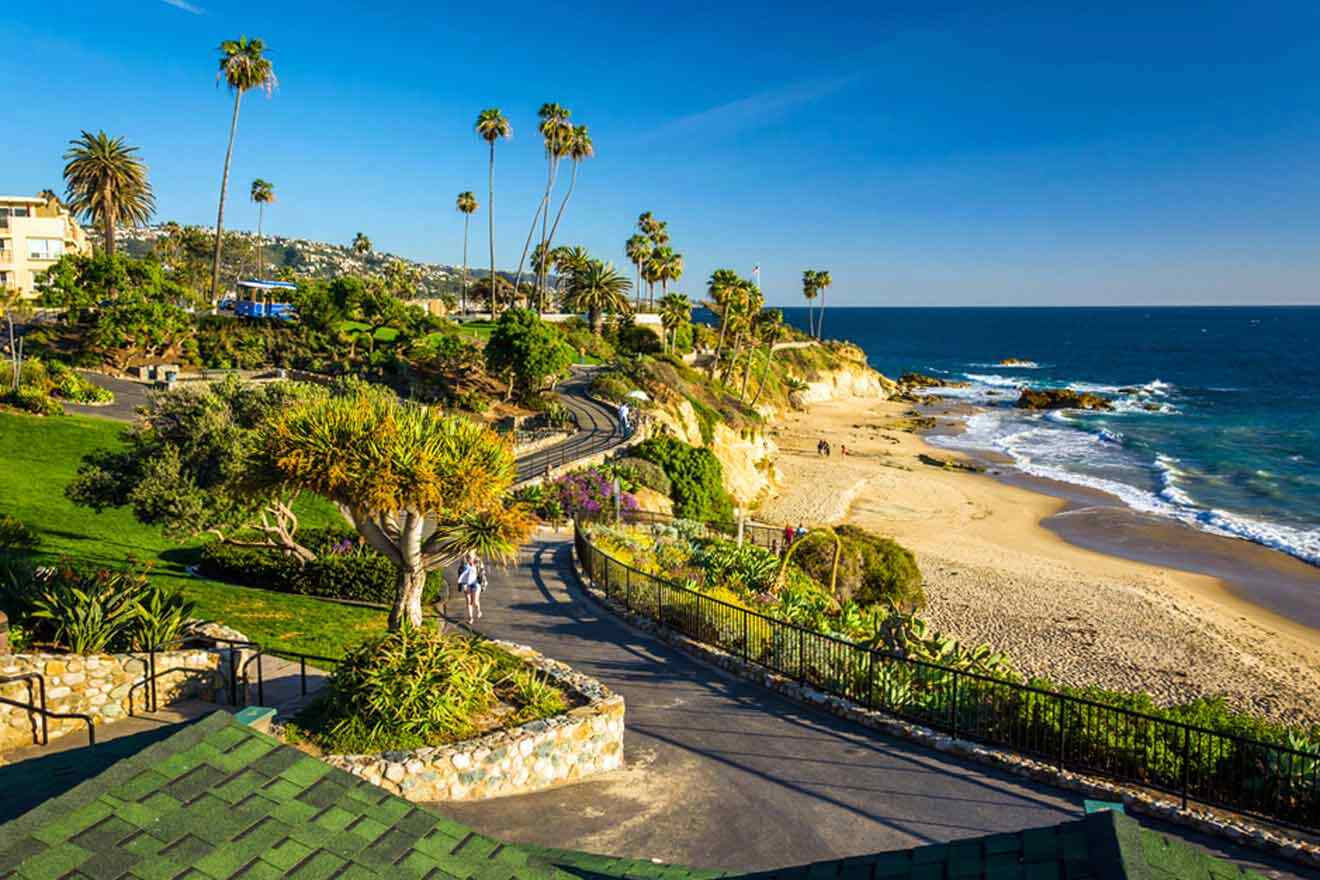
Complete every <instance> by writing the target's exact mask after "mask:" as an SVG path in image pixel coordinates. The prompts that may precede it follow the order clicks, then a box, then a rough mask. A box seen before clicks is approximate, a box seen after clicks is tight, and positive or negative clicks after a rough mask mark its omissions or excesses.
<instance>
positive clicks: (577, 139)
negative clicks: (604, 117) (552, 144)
mask: <svg viewBox="0 0 1320 880" xmlns="http://www.w3.org/2000/svg"><path fill="white" fill-rule="evenodd" d="M594 155H596V147H595V145H594V144H593V143H592V142H591V134H590V132H588V131H587V127H586V126H585V125H576V126H572V127H571V130H570V132H569V134H568V140H567V156H568V158H570V159H572V160H573V176H572V177H570V178H569V181H568V192H566V193H564V200H563V201H562V202H560V203H559V210H558V211H557V212H556V213H555V222H554V223H553V224H551V226H550V235H549V236H547V237H546V239H545V246H546V247H547V248H549V247H550V246H551V245H552V244H553V243H554V240H555V232H557V231H558V230H559V221H560V220H562V219H563V217H564V208H566V207H567V206H568V200H569V198H570V197H571V196H572V195H573V189H574V187H576V186H577V176H578V167H579V166H581V165H582V163H583V162H584V161H586V160H587V159H590V158H591V157H592V156H594ZM541 274H542V275H544V274H545V271H544V268H543V269H542V272H541Z"/></svg>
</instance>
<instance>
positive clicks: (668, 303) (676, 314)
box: [660, 293, 692, 351]
mask: <svg viewBox="0 0 1320 880" xmlns="http://www.w3.org/2000/svg"><path fill="white" fill-rule="evenodd" d="M691 320H692V301H691V300H690V299H688V298H687V297H686V296H684V295H683V294H681V293H667V294H665V295H664V297H662V298H661V300H660V324H661V326H663V327H664V328H665V350H666V351H673V349H674V345H675V344H676V343H677V342H678V328H679V327H682V326H683V325H684V324H686V323H688V322H690V321H691Z"/></svg>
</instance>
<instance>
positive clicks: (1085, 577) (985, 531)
mask: <svg viewBox="0 0 1320 880" xmlns="http://www.w3.org/2000/svg"><path fill="white" fill-rule="evenodd" d="M946 409H948V407H945V406H941V407H940V411H941V412H942V411H944V410H946ZM909 410H910V406H909V405H906V404H899V403H891V402H887V401H867V400H850V401H840V402H833V403H826V404H819V405H816V406H813V407H812V408H811V410H810V412H809V413H806V414H791V415H790V416H788V417H787V418H786V419H785V421H784V422H783V423H781V425H780V426H779V428H778V435H779V436H778V438H777V439H778V442H779V444H780V447H781V456H780V460H779V468H780V471H781V472H782V473H783V475H784V480H783V484H782V486H781V491H780V492H779V494H778V496H777V497H774V498H771V499H768V500H767V501H766V502H765V503H764V504H763V505H762V507H761V509H760V511H759V512H758V515H759V517H760V518H761V519H763V520H765V521H768V522H772V523H779V522H784V521H789V522H794V523H796V522H798V521H806V522H841V521H848V522H853V523H856V524H858V525H862V526H864V527H867V528H871V529H873V530H875V531H878V532H880V533H883V534H888V535H891V536H893V537H895V538H896V539H897V540H899V541H900V542H901V543H903V544H904V545H905V546H907V547H909V548H911V549H912V550H913V551H914V553H916V554H917V558H918V562H919V564H920V565H921V568H922V572H923V575H924V576H925V579H926V592H927V599H928V608H927V612H926V615H927V617H928V618H929V620H930V621H931V623H932V624H933V625H935V626H936V627H937V628H939V629H941V630H944V631H946V632H948V633H949V634H951V635H954V636H956V637H958V638H960V639H962V640H964V641H967V642H989V643H990V644H991V645H992V646H993V647H994V648H996V649H997V650H1002V651H1004V652H1005V653H1007V654H1008V655H1009V656H1010V657H1011V658H1012V659H1013V660H1014V662H1015V664H1016V665H1017V666H1018V668H1019V669H1021V670H1022V671H1023V672H1025V673H1027V674H1031V675H1044V676H1047V677H1049V678H1051V679H1053V680H1055V681H1060V682H1063V683H1067V684H1074V685H1086V684H1095V685H1101V686H1105V687H1112V688H1122V689H1130V690H1131V689H1135V690H1146V691H1148V692H1150V693H1151V694H1152V696H1153V697H1154V698H1155V699H1156V701H1157V702H1160V703H1165V704H1168V703H1174V702H1182V701H1185V700H1188V699H1191V698H1193V697H1197V696H1220V695H1222V696H1224V697H1225V698H1226V699H1228V700H1229V701H1230V702H1231V703H1233V704H1234V705H1236V706H1238V707H1239V708H1243V709H1249V710H1252V711H1256V712H1260V713H1264V714H1266V715H1269V716H1272V717H1276V718H1279V719H1282V720H1302V719H1308V720H1315V721H1320V569H1316V568H1314V567H1312V566H1309V565H1306V564H1305V563H1302V562H1300V561H1298V560H1295V559H1292V558H1291V557H1288V556H1286V555H1284V554H1281V553H1278V552H1275V551H1272V550H1269V549H1267V548H1264V547H1260V546H1258V545H1254V544H1250V543H1248V542H1245V541H1239V540H1235V539H1232V538H1222V537H1218V536H1214V535H1209V534H1206V533H1203V532H1198V531H1196V530H1195V529H1192V528H1190V527H1188V526H1184V525H1181V524H1178V523H1171V522H1168V521H1165V520H1159V519H1157V518H1154V517H1149V516H1144V515H1141V514H1138V513H1136V512H1134V511H1131V510H1129V509H1128V508H1126V507H1125V506H1123V505H1122V503H1121V501H1119V500H1118V499H1116V498H1114V497H1112V496H1109V495H1106V494H1104V493H1100V492H1095V491H1091V490H1086V489H1081V488H1079V487H1074V486H1070V485H1067V484H1062V483H1054V482H1051V481H1046V480H1037V479H1035V478H1030V477H1027V476H1025V475H1023V474H1021V473H1019V472H1017V471H1015V470H1014V469H1012V468H1011V467H1010V466H1009V465H1008V463H1007V462H1006V461H1005V460H1004V459H1002V458H1000V457H996V456H993V455H990V456H985V457H984V458H981V459H976V460H973V459H970V458H968V457H966V456H962V455H959V454H958V453H954V452H951V451H949V450H945V449H941V448H938V447H934V446H932V445H930V444H928V443H926V442H925V441H924V440H923V439H922V438H921V437H920V436H918V435H917V434H916V433H913V432H912V431H911V430H899V429H898V428H901V427H906V428H909V429H910V428H911V426H910V425H902V424H900V423H901V421H902V419H903V414H904V413H905V412H907V411H909ZM937 430H957V428H956V425H953V424H947V425H942V426H940V427H939V428H937ZM821 436H824V437H827V438H828V439H829V440H830V441H831V443H832V444H833V446H834V455H833V456H832V457H830V458H828V459H825V458H821V457H819V456H817V455H816V454H815V443H816V440H817V439H819V437H821ZM844 445H847V447H848V448H849V450H850V451H851V452H853V453H854V454H852V455H849V456H846V457H845V456H843V455H841V452H842V447H843V446H844ZM922 455H925V456H927V457H933V458H935V459H939V460H947V461H962V462H967V463H970V464H973V465H975V466H980V467H983V468H985V469H986V472H985V473H971V472H967V471H961V470H951V469H946V468H941V467H938V466H931V465H930V464H926V463H923V462H922V459H921V458H920V456H922Z"/></svg>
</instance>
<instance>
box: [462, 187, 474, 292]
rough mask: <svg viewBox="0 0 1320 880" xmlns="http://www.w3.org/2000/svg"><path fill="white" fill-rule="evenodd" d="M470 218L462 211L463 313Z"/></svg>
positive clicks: (470, 216)
mask: <svg viewBox="0 0 1320 880" xmlns="http://www.w3.org/2000/svg"><path fill="white" fill-rule="evenodd" d="M471 220H472V215H471V214H468V213H467V212H464V213H463V294H462V300H463V305H462V306H461V308H462V310H463V313H464V314H467V284H468V273H467V244H468V223H469V221H471Z"/></svg>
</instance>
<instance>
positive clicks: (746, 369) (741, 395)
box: [738, 346, 756, 403]
mask: <svg viewBox="0 0 1320 880" xmlns="http://www.w3.org/2000/svg"><path fill="white" fill-rule="evenodd" d="M755 353H756V348H755V346H752V347H749V348H748V349H747V363H746V364H744V365H743V377H742V387H741V388H739V389H738V402H739V403H742V402H743V401H744V400H746V399H747V383H748V382H750V381H751V380H752V355H753V354H755Z"/></svg>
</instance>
